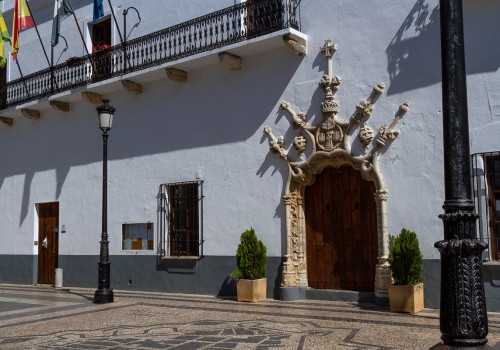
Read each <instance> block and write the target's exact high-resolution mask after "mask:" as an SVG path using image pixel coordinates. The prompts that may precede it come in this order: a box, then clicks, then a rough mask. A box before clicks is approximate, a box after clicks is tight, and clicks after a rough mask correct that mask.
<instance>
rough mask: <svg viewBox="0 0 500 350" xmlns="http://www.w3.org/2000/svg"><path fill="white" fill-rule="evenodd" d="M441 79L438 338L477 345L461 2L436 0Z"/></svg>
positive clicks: (482, 333)
mask: <svg viewBox="0 0 500 350" xmlns="http://www.w3.org/2000/svg"><path fill="white" fill-rule="evenodd" d="M440 19H441V67H442V78H443V143H444V178H445V201H444V204H443V209H444V211H445V213H444V214H441V215H440V216H439V217H440V218H441V219H442V220H443V226H444V240H442V241H439V242H436V243H435V245H434V246H435V247H436V248H437V249H438V250H439V252H440V253H441V310H440V316H439V323H440V330H441V339H442V340H443V342H444V343H445V344H446V345H451V346H460V347H481V346H482V345H484V344H486V342H487V341H488V340H487V339H486V336H487V335H488V318H487V314H486V299H485V296H484V284H483V274H482V268H483V266H482V260H481V255H482V252H483V250H484V249H486V248H487V244H486V243H485V242H482V241H480V240H478V239H477V237H476V220H477V218H478V215H477V214H476V213H475V212H474V203H473V202H472V195H471V194H472V190H471V177H470V150H469V125H468V115H467V86H466V75H465V54H464V33H463V13H462V0H440Z"/></svg>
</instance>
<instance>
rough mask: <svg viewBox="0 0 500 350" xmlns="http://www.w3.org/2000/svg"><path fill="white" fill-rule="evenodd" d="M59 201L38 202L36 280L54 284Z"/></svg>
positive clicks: (57, 244) (57, 250)
mask: <svg viewBox="0 0 500 350" xmlns="http://www.w3.org/2000/svg"><path fill="white" fill-rule="evenodd" d="M58 230H59V203H58V202H53V203H43V204H38V280H37V283H39V284H54V282H55V269H56V267H58V265H57V264H58V261H57V260H58V256H59V232H58Z"/></svg>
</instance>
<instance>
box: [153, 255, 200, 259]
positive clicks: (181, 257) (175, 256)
mask: <svg viewBox="0 0 500 350" xmlns="http://www.w3.org/2000/svg"><path fill="white" fill-rule="evenodd" d="M161 259H162V260H200V259H201V256H198V255H195V256H192V255H179V256H177V255H172V256H164V257H162V258H161Z"/></svg>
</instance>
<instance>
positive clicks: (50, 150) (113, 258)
mask: <svg viewBox="0 0 500 350" xmlns="http://www.w3.org/2000/svg"><path fill="white" fill-rule="evenodd" d="M72 4H73V7H74V10H75V17H76V20H75V18H72V17H68V18H66V19H65V20H64V21H63V22H62V24H61V34H62V35H63V36H64V38H63V39H61V40H60V43H59V44H58V45H57V46H56V47H55V48H54V49H53V53H52V52H51V47H50V39H51V30H52V17H53V1H49V0H38V1H37V0H31V1H29V5H30V9H31V11H32V15H33V17H34V19H35V21H36V23H37V27H38V30H39V33H40V37H41V40H42V43H43V44H44V46H45V49H46V52H47V56H48V57H47V59H46V57H45V54H44V51H43V50H42V46H41V44H40V42H39V40H38V37H37V34H36V31H35V29H34V28H30V29H27V30H25V31H22V32H21V33H20V39H19V42H20V43H19V46H20V51H19V53H18V62H19V68H20V69H19V68H18V66H17V65H16V63H15V62H14V61H12V59H11V58H9V59H8V62H7V66H6V68H5V83H4V84H3V88H2V92H3V95H2V96H3V106H4V107H3V108H2V110H0V116H1V117H2V119H1V121H2V123H0V159H2V160H3V161H2V166H1V167H0V213H1V214H0V236H1V237H2V242H3V244H2V245H0V282H3V283H16V284H53V283H54V270H55V269H56V268H59V269H62V270H63V272H64V273H63V281H62V282H63V285H64V286H69V287H71V286H81V287H96V286H97V279H98V277H97V275H98V268H97V263H98V261H99V249H100V244H99V241H100V236H101V198H102V165H103V164H102V137H101V131H100V130H99V128H98V121H97V112H96V107H97V106H98V105H100V104H101V103H102V101H103V100H104V99H109V100H110V102H109V103H110V104H111V105H112V106H114V107H115V108H116V112H115V118H114V122H113V127H112V129H111V131H110V133H109V135H110V136H109V149H108V215H107V216H108V234H109V241H110V244H109V250H110V262H111V287H112V288H114V289H130V290H150V291H165V292H180V293H201V294H217V295H229V296H231V295H233V294H234V280H233V279H231V278H230V277H229V274H230V273H231V272H232V271H233V270H234V269H235V252H236V249H237V245H238V243H239V237H240V234H241V232H243V231H245V230H247V229H249V228H250V227H253V228H254V229H255V231H256V233H257V235H258V236H259V238H260V239H261V240H262V241H263V242H264V244H265V245H266V246H267V252H268V266H267V284H268V297H274V298H276V299H279V298H282V299H286V300H290V299H297V298H355V300H368V301H376V302H379V303H382V304H383V303H385V302H386V298H387V285H388V284H389V283H390V273H389V272H388V268H387V263H386V259H387V253H388V252H387V237H388V235H389V234H393V235H394V234H398V233H399V232H400V231H401V229H402V228H407V229H410V230H412V231H415V232H416V233H417V235H418V237H419V241H420V247H421V250H422V252H423V254H424V285H425V293H426V294H425V297H426V306H428V307H439V284H440V283H439V281H440V268H439V265H440V263H439V258H440V257H439V252H438V251H437V250H436V249H435V248H434V243H435V242H436V241H438V240H441V239H442V238H443V225H442V222H441V221H440V219H439V218H438V215H439V214H441V213H443V210H442V208H441V206H442V204H443V201H444V179H443V142H442V119H441V110H442V105H441V69H440V67H441V66H440V64H441V63H440V34H439V33H440V31H439V7H438V1H434V0H432V1H431V0H418V1H417V0H413V1H398V2H394V1H390V0H383V1H363V2H353V1H326V0H318V1H311V0H302V1H290V0H267V1H266V0H264V1H256V0H254V1H246V2H245V1H243V2H240V1H232V0H217V1H201V0H192V1H189V2H186V3H185V2H178V1H173V0H149V1H147V2H140V3H138V2H135V1H126V0H120V1H117V0H114V1H111V4H112V6H113V10H114V15H115V17H116V19H115V18H114V17H113V14H112V13H111V10H110V8H109V5H108V4H107V3H106V2H104V5H105V6H104V10H105V13H104V16H103V17H102V18H100V19H99V20H98V21H96V22H93V18H92V10H93V8H92V7H93V2H92V1H90V0H73V1H72ZM2 6H3V16H4V18H5V20H6V22H7V27H8V28H9V30H10V28H11V25H10V23H11V19H12V12H13V0H4V1H2ZM131 6H133V8H131ZM124 10H126V11H127V15H126V17H125V16H124V15H123V12H124ZM499 13H500V4H499V3H498V2H497V1H493V0H479V1H477V0H476V1H471V0H464V16H465V17H464V29H465V47H466V62H467V73H468V75H467V79H468V80H467V81H468V104H469V126H470V141H471V153H472V154H471V159H472V160H473V170H474V171H473V174H474V178H473V180H474V181H473V184H474V195H475V198H474V199H475V202H476V203H477V209H478V214H480V219H479V220H478V238H480V239H483V240H485V241H486V242H487V243H488V244H489V246H490V248H489V250H488V251H487V252H485V254H484V261H485V264H484V280H485V290H486V299H487V303H488V310H491V311H494V310H500V304H499V302H498V298H499V297H500V293H499V291H498V287H497V283H496V280H497V277H496V276H497V275H498V274H499V273H500V271H497V270H496V268H495V261H497V259H498V254H497V252H498V251H500V250H499V248H498V247H497V243H496V237H497V235H500V224H499V222H500V179H499V177H500V156H499V153H498V152H497V151H500V142H499V141H498V140H499V138H498V136H497V135H498V134H499V133H500V72H499V67H500V48H498V47H497V46H498V45H495V44H494V43H496V42H498V41H499V40H500V36H499V34H498V33H500V23H499V22H498V20H497V18H498V14H499ZM124 20H126V27H127V28H126V30H124V29H125V28H124ZM77 25H78V27H79V28H80V29H81V31H82V36H83V41H82V38H81V37H80V34H79V31H78V28H77ZM108 46H110V47H109V48H108ZM6 48H9V45H8V44H6ZM87 50H88V51H89V53H90V54H91V55H90V56H87ZM99 50H102V52H99ZM82 57H83V58H82ZM51 63H52V67H53V68H52V69H51V68H50V65H51ZM20 70H21V71H22V73H23V76H22V77H21V74H20ZM360 101H361V102H360ZM406 102H408V103H406Z"/></svg>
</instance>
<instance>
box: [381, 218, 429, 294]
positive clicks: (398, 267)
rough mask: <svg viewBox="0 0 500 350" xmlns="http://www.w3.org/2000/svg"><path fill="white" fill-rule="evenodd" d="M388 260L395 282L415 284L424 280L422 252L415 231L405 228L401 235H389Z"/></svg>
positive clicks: (398, 283)
mask: <svg viewBox="0 0 500 350" xmlns="http://www.w3.org/2000/svg"><path fill="white" fill-rule="evenodd" d="M387 260H388V262H389V266H390V268H391V271H392V277H393V278H394V284H397V285H414V284H417V283H421V282H422V279H423V269H422V253H421V252H420V247H419V244H418V238H417V235H416V233H415V232H411V231H410V230H407V229H405V228H403V229H402V230H401V234H400V235H399V236H392V235H389V258H388V259H387Z"/></svg>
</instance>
